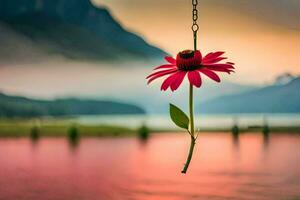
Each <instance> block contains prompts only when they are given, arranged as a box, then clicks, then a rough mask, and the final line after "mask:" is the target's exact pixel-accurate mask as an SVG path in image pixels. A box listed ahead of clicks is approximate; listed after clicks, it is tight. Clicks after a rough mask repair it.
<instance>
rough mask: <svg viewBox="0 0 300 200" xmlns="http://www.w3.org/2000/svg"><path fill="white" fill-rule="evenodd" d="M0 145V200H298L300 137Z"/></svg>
mask: <svg viewBox="0 0 300 200" xmlns="http://www.w3.org/2000/svg"><path fill="white" fill-rule="evenodd" d="M188 145H189V137H188V135H187V134H186V133H179V134H155V135H152V136H151V137H150V138H149V140H147V141H140V140H138V139H137V138H135V137H121V138H82V139H81V140H79V141H74V142H69V141H68V140H67V139H65V138H41V139H39V140H37V141H31V140H30V139H27V138H20V139H16V138H7V139H0V199H1V200H41V199H43V200H69V199H70V200H94V199H95V200H96V199H97V200H119V199H120V200H150V199H151V200H152V199H155V200H193V199H199V200H202V199H203V200H224V199H230V200H299V199H300V151H299V149H300V135H299V134H274V135H270V136H269V137H268V136H263V135H261V134H259V133H256V134H255V133H253V134H242V135H240V136H239V137H232V136H231V134H225V133H207V134H206V133H203V134H201V135H200V136H199V138H198V141H197V146H196V150H195V154H194V157H193V160H192V162H191V166H190V169H189V171H188V173H187V174H186V175H183V174H181V173H180V171H181V168H182V167H183V164H184V161H185V159H186V155H187V151H188Z"/></svg>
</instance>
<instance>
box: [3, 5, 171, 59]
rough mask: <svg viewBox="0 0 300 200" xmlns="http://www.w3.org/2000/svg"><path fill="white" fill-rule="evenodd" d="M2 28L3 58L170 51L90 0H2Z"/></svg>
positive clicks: (150, 55)
mask: <svg viewBox="0 0 300 200" xmlns="http://www.w3.org/2000/svg"><path fill="white" fill-rule="evenodd" d="M1 22H2V23H1ZM0 30H1V32H0V42H1V44H2V45H1V47H0V59H9V57H11V58H10V59H11V60H13V61H15V60H17V59H18V58H20V57H21V58H24V59H27V60H28V59H29V60H30V59H32V60H36V59H39V58H38V57H40V56H41V57H43V56H49V55H63V56H65V57H68V58H73V59H88V60H91V59H92V60H115V59H122V60H124V59H132V58H134V59H153V58H156V57H158V56H162V55H166V53H165V52H164V51H162V50H160V49H158V48H156V47H154V46H151V45H150V44H148V43H147V42H146V41H145V40H143V39H142V38H141V37H139V36H138V35H136V34H133V33H131V32H129V31H127V30H125V29H124V28H123V27H122V26H121V25H120V24H119V23H118V22H117V21H116V20H115V19H114V18H113V17H112V16H111V14H110V13H109V11H108V10H107V9H106V8H98V7H95V6H94V5H93V4H92V3H91V2H90V1H89V0H22V1H20V0H1V1H0ZM23 43H24V45H22V44H23ZM3 44H4V45H3ZM12 52H14V53H12ZM1 55H2V56H1ZM12 55H13V57H12ZM7 56H8V57H7ZM28 57H29V58H28Z"/></svg>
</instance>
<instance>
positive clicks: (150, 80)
mask: <svg viewBox="0 0 300 200" xmlns="http://www.w3.org/2000/svg"><path fill="white" fill-rule="evenodd" d="M175 72H177V69H173V70H166V71H164V72H162V73H159V74H156V75H154V76H152V77H151V78H150V79H149V80H148V83H147V84H150V83H151V82H152V81H154V80H155V79H158V78H160V77H162V76H165V75H168V74H172V73H175Z"/></svg>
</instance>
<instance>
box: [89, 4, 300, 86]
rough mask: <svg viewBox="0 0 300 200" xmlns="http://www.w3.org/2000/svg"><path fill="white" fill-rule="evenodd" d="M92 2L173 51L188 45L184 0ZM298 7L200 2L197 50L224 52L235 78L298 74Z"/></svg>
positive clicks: (250, 80) (188, 7) (188, 14)
mask: <svg viewBox="0 0 300 200" xmlns="http://www.w3.org/2000/svg"><path fill="white" fill-rule="evenodd" d="M93 1H94V3H95V4H96V5H99V6H106V7H108V8H109V9H110V10H111V12H112V14H113V16H114V17H115V18H116V19H117V20H119V21H120V22H121V23H122V24H123V25H124V26H125V27H126V28H128V29H129V30H132V31H134V32H136V33H138V34H140V35H142V36H143V37H144V38H145V39H146V40H147V41H148V42H150V43H152V44H155V45H156V46H159V47H161V48H163V49H165V50H166V51H168V52H170V53H172V54H173V55H176V53H177V52H178V51H181V50H184V49H190V48H192V35H191V34H192V33H191V30H190V26H191V23H192V22H191V1H189V0H162V1H161V0H160V1H159V0H142V1H141V0H93ZM250 2H253V3H250ZM299 10H300V3H299V1H298V2H297V1H295V0H286V1H281V0H260V1H259V0H253V1H250V0H239V1H237V0H227V1H223V0H201V1H199V12H200V18H199V24H200V31H199V42H198V43H199V44H198V45H199V48H200V50H201V51H203V52H204V53H207V52H210V51H217V50H222V51H226V52H227V56H228V57H229V58H230V59H231V60H232V61H234V62H235V63H236V64H237V74H238V75H236V76H234V78H233V79H234V80H236V81H241V82H244V83H265V82H270V81H271V80H273V79H274V77H276V76H278V75H280V74H283V73H285V72H290V73H294V74H300V62H299V58H298V55H299V53H300V46H299V44H300V24H299V23H298V22H297V20H296V18H297V17H300V16H299V14H298V13H300V12H297V11H299ZM298 19H299V18H298ZM292 23H293V24H292Z"/></svg>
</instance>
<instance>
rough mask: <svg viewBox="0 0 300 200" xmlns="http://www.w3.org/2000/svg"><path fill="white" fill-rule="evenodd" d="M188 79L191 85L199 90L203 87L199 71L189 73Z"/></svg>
mask: <svg viewBox="0 0 300 200" xmlns="http://www.w3.org/2000/svg"><path fill="white" fill-rule="evenodd" d="M188 78H189V81H190V83H191V84H193V85H194V86H196V87H198V88H199V87H200V86H201V84H202V80H201V76H200V73H199V71H189V72H188Z"/></svg>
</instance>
